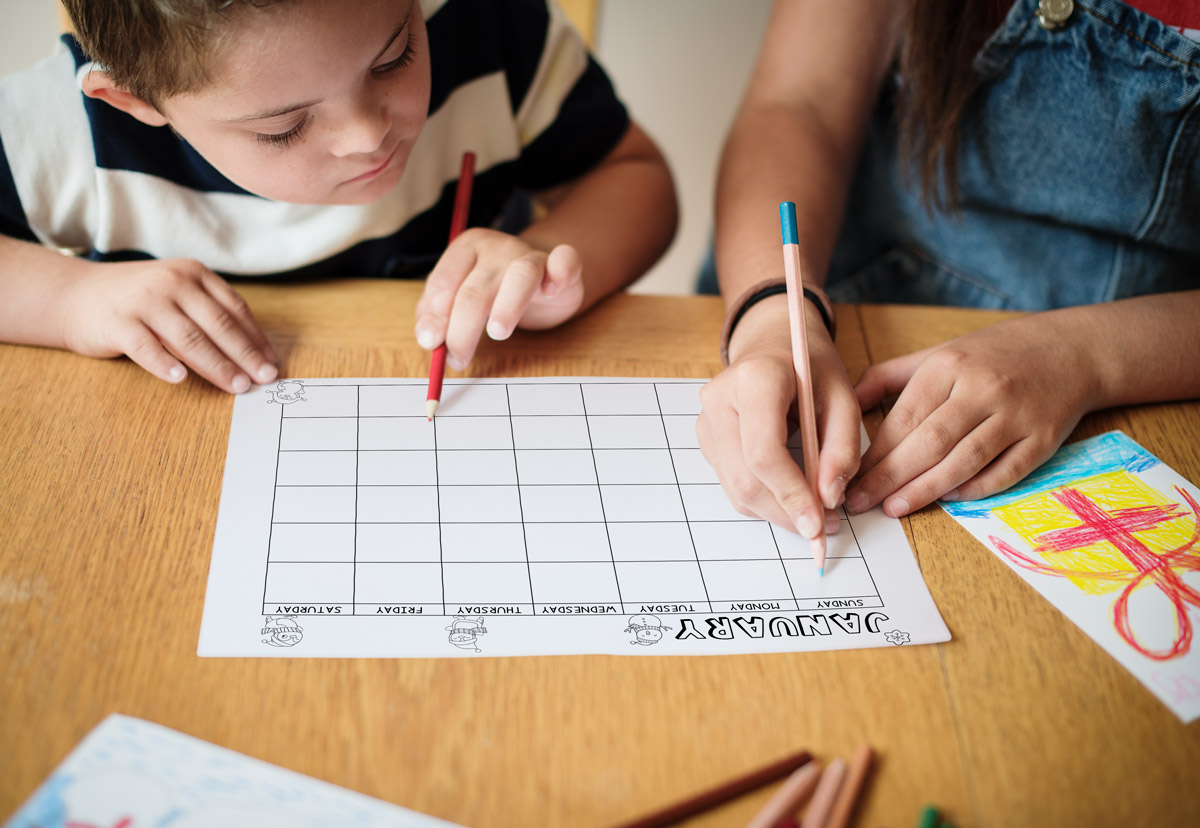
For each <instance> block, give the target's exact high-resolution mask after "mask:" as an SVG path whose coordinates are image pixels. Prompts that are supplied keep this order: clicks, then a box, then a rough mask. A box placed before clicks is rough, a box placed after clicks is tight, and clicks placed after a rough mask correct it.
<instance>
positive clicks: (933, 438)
mask: <svg viewBox="0 0 1200 828" xmlns="http://www.w3.org/2000/svg"><path fill="white" fill-rule="evenodd" d="M892 413H893V414H894V413H895V409H893V411H892ZM888 416H889V417H890V416H891V415H888ZM984 418H985V415H983V414H982V413H978V412H976V411H975V410H974V409H973V408H966V407H964V406H963V405H956V404H954V402H953V401H951V402H948V403H947V404H945V405H942V406H939V407H938V408H937V409H936V410H935V411H933V412H932V413H931V414H930V415H929V416H928V417H926V418H924V419H923V420H922V421H921V422H920V424H919V425H917V427H916V428H914V429H913V430H912V431H910V432H909V433H908V434H907V435H905V437H904V438H903V440H901V441H900V442H899V443H898V444H897V445H896V446H895V447H894V448H893V449H892V450H891V451H889V452H888V453H887V454H886V455H884V456H883V458H882V459H881V460H880V461H879V462H878V463H876V464H875V465H874V466H872V467H870V468H869V469H867V470H866V471H865V472H864V473H862V474H860V475H859V478H858V481H857V482H856V483H855V484H854V485H853V486H852V491H851V494H850V497H849V499H848V500H847V504H848V505H849V506H850V508H851V509H852V510H853V511H856V512H861V511H864V510H866V509H870V508H871V507H872V506H874V505H875V504H876V503H879V502H880V501H882V500H884V499H885V498H891V497H893V495H894V494H895V493H896V492H897V491H898V490H899V489H900V488H901V487H902V486H904V485H905V484H907V483H909V482H910V481H912V480H915V479H916V478H917V477H919V476H920V475H922V474H925V473H926V472H927V471H928V470H929V469H932V468H934V467H935V466H937V465H938V464H939V463H941V462H942V461H943V460H945V459H946V458H947V457H948V456H949V455H950V454H951V452H952V451H953V450H954V449H955V448H957V447H958V445H959V444H960V443H961V442H962V440H963V438H964V437H966V435H967V434H969V433H971V432H972V431H973V430H975V428H976V427H978V426H979V424H980V423H981V422H983V420H984ZM885 424H886V421H885ZM880 430H881V431H882V428H881V429H880ZM975 448H977V446H975V445H972V446H969V447H968V450H970V449H975ZM980 451H983V450H980ZM993 456H994V454H993ZM988 459H991V458H988ZM984 462H986V461H984ZM977 468H979V467H977ZM943 491H945V490H944V489H943ZM926 502H928V501H926ZM894 505H895V506H897V507H898V508H902V510H903V512H904V513H905V514H907V513H908V512H909V511H911V507H909V508H903V506H904V504H900V503H899V502H896V503H894ZM922 505H924V504H922ZM885 511H886V510H885ZM889 514H892V513H889ZM892 517H897V515H895V514H892Z"/></svg>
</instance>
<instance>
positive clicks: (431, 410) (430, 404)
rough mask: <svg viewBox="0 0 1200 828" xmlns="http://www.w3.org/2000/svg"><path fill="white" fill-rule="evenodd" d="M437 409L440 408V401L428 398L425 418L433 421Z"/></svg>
mask: <svg viewBox="0 0 1200 828" xmlns="http://www.w3.org/2000/svg"><path fill="white" fill-rule="evenodd" d="M437 410H438V401H437V400H426V401H425V419H426V420H429V421H431V422H432V421H433V415H434V414H436V413H437Z"/></svg>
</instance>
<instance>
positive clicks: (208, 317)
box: [176, 290, 279, 382]
mask: <svg viewBox="0 0 1200 828" xmlns="http://www.w3.org/2000/svg"><path fill="white" fill-rule="evenodd" d="M176 302H177V303H178V305H179V308H180V310H182V311H183V313H184V314H186V315H187V316H188V318H190V319H191V320H192V321H193V322H195V323H196V325H198V326H199V327H200V329H201V330H202V331H204V333H205V335H206V336H207V337H208V339H209V341H211V342H212V343H213V345H215V346H216V347H217V348H219V349H220V350H221V352H222V353H223V354H225V356H227V357H229V359H231V360H232V361H233V362H234V363H235V364H236V365H237V366H238V367H239V368H240V369H241V370H242V371H245V372H246V375H247V376H249V377H254V378H255V379H257V380H258V381H259V382H270V381H271V380H273V379H275V377H276V376H277V375H278V373H279V372H278V371H276V370H275V366H273V365H272V364H271V363H270V362H269V361H268V360H267V357H266V355H265V354H264V353H263V351H262V346H261V344H260V342H261V341H256V340H255V338H254V337H253V336H251V334H250V332H249V331H247V330H246V329H245V328H244V327H243V323H242V319H241V318H239V317H238V316H237V315H236V314H234V313H233V311H231V310H230V309H229V308H228V307H226V306H225V305H224V304H223V303H221V302H220V301H218V300H217V298H216V297H214V296H213V295H212V294H210V293H208V292H207V291H206V290H192V291H184V292H183V293H181V294H180V295H179V296H178V298H177V299H176ZM251 323H252V324H253V320H252V321H251ZM255 327H257V325H255ZM260 333H261V332H260Z"/></svg>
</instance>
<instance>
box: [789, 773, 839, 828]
mask: <svg viewBox="0 0 1200 828" xmlns="http://www.w3.org/2000/svg"><path fill="white" fill-rule="evenodd" d="M845 775H846V760H845V759H842V758H840V757H839V758H837V759H833V760H831V761H830V763H829V764H828V765H826V766H825V770H824V771H823V772H822V773H821V781H820V782H818V783H817V789H816V790H815V791H813V795H812V801H811V802H809V803H808V809H807V810H806V811H805V812H804V819H802V820H800V828H825V826H826V825H828V824H829V814H830V812H831V811H832V810H833V805H834V802H836V800H837V795H838V791H839V790H840V789H841V786H842V779H843V778H844V777H845Z"/></svg>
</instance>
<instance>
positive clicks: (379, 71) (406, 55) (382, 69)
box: [371, 34, 416, 75]
mask: <svg viewBox="0 0 1200 828" xmlns="http://www.w3.org/2000/svg"><path fill="white" fill-rule="evenodd" d="M414 39H415V38H414V36H413V35H411V34H410V35H409V36H408V43H406V44H405V46H404V51H403V52H401V53H400V57H398V58H396V59H395V60H390V61H388V62H387V63H385V64H383V65H382V66H376V67H375V68H374V69H372V70H371V71H372V72H374V73H375V74H376V75H386V74H389V73H390V72H395V71H396V70H397V69H403V68H404V67H405V66H408V65H409V64H410V63H412V62H413V57H414V56H415V54H416V47H415V44H414V43H413V40H414Z"/></svg>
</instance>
